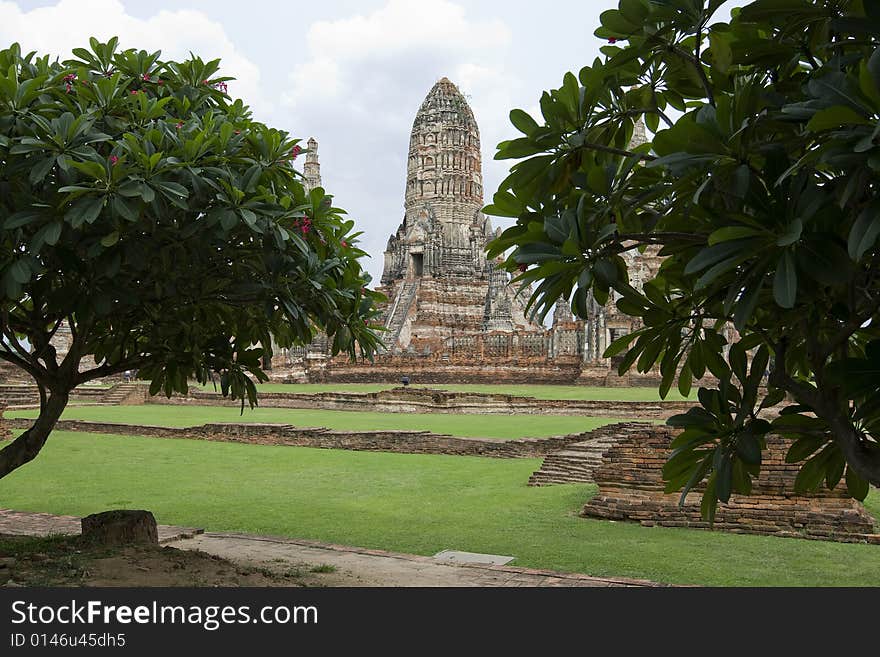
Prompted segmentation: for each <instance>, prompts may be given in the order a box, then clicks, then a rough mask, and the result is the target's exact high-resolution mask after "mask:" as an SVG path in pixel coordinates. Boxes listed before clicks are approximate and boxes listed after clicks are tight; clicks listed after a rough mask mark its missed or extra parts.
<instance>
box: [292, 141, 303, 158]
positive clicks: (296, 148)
mask: <svg viewBox="0 0 880 657" xmlns="http://www.w3.org/2000/svg"><path fill="white" fill-rule="evenodd" d="M302 150H303V149H302V148H300V147H299V144H297V145H296V146H294V147H293V150H292V151H290V155H291V157H290V159H291V160H295V159H296V156H297V155H299V154H300V153H302Z"/></svg>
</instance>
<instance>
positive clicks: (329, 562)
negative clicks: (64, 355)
mask: <svg viewBox="0 0 880 657" xmlns="http://www.w3.org/2000/svg"><path fill="white" fill-rule="evenodd" d="M4 533H5V534H10V535H13V534H17V535H28V536H48V535H52V534H78V533H79V518H76V517H74V516H53V515H51V514H47V513H28V512H21V511H10V510H6V509H0V534H4ZM160 536H162V537H164V539H163V540H162V543H163V544H164V545H165V546H166V547H171V548H175V549H177V550H188V551H196V552H201V553H204V554H207V555H211V556H214V557H220V558H222V559H225V560H227V561H229V562H232V563H234V564H237V565H241V566H244V567H247V568H251V569H259V570H263V571H267V574H279V575H281V576H284V575H285V573H290V572H291V571H299V572H305V573H309V576H308V580H307V581H303V582H301V583H300V585H302V584H305V585H306V586H396V587H401V586H466V587H470V586H566V587H567V586H576V587H609V586H663V585H662V584H657V583H654V582H649V581H645V580H632V579H625V578H615V577H590V576H588V575H581V574H578V573H563V572H554V571H549V570H534V569H528V568H518V567H514V566H494V565H486V564H468V563H462V564H452V563H448V562H443V561H439V560H437V559H435V558H434V557H426V556H420V555H415V554H403V553H399V552H386V551H384V550H370V549H366V548H359V547H352V546H347V545H335V544H331V543H321V542H319V541H309V540H303V539H295V538H286V537H277V536H259V535H254V534H234V533H217V532H207V533H201V530H198V529H192V528H184V527H170V526H164V527H163V526H160ZM126 558H127V559H128V560H129V561H131V559H132V558H133V557H132V555H128V556H127V557H126ZM134 566H135V567H136V568H137V565H136V564H134ZM139 570H140V571H143V572H144V573H145V577H144V582H143V583H140V584H132V583H129V584H128V585H130V586H131V585H134V586H150V585H153V586H161V585H165V586H167V585H169V583H168V582H167V581H165V580H161V581H158V580H157V581H155V582H154V581H153V580H154V578H155V572H154V573H153V574H152V575H148V574H147V573H148V572H151V571H153V570H154V569H147V568H145V567H144V566H143V565H140V569H139ZM160 579H161V578H160ZM105 585H106V584H105ZM111 585H112V584H111ZM282 585H283V584H282Z"/></svg>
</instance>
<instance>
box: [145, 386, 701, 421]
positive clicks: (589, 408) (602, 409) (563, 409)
mask: <svg viewBox="0 0 880 657" xmlns="http://www.w3.org/2000/svg"><path fill="white" fill-rule="evenodd" d="M147 401H148V403H151V404H172V405H177V404H183V405H193V406H202V405H204V406H209V405H210V406H212V405H221V406H237V405H238V404H239V402H235V401H231V400H229V399H225V398H223V397H222V396H221V395H219V394H218V393H215V392H208V391H201V390H191V391H190V393H189V395H188V396H186V397H181V396H174V397H171V398H170V399H169V398H167V397H164V396H162V395H159V396H156V397H151V398H149V399H148V400H147ZM692 405H693V404H692V403H690V402H668V401H663V402H637V401H590V400H564V399H549V400H546V399H535V398H533V397H516V396H513V395H499V394H482V393H469V392H451V391H448V390H431V389H426V388H395V389H393V390H383V391H380V392H370V393H347V392H323V393H315V394H308V393H295V392H264V393H261V394H260V406H264V407H268V408H307V409H323V410H339V411H376V412H381V413H474V414H510V413H522V414H533V415H583V416H586V417H619V418H641V419H666V418H668V417H669V416H671V415H675V414H676V413H684V412H685V411H687V410H688V409H689V408H690V407H691V406H692Z"/></svg>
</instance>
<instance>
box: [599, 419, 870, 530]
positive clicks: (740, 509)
mask: <svg viewBox="0 0 880 657" xmlns="http://www.w3.org/2000/svg"><path fill="white" fill-rule="evenodd" d="M606 430H607V429H606ZM676 434H677V431H676V430H674V429H672V428H670V427H664V426H656V425H651V424H641V423H632V424H629V425H625V429H624V430H623V431H621V432H620V435H619V438H618V440H617V441H616V442H615V443H614V444H613V445H612V446H611V447H610V448H609V449H608V450H607V451H606V452H605V453H604V455H603V459H602V464H601V466H600V467H599V468H597V469H596V470H595V472H594V479H595V482H596V483H597V484H598V485H599V492H598V493H597V494H596V495H595V496H594V497H593V498H592V499H591V500H590V501H589V502H588V503H587V504H586V505H585V506H584V509H583V512H582V515H584V516H589V517H593V518H603V519H608V520H630V521H635V522H639V523H640V524H642V525H644V526H655V525H657V526H662V527H699V528H708V526H709V525H708V523H707V522H705V521H703V520H702V519H701V518H700V497H701V495H702V491H697V492H692V493H691V494H689V495H688V496H687V499H686V502H685V505H684V507H682V508H679V506H678V499H679V494H678V493H673V494H666V493H664V492H663V487H664V482H663V477H662V468H663V464H664V463H665V462H666V459H667V455H668V453H669V443H670V442H671V440H672V438H673V437H674V436H675V435H676ZM789 444H790V442H789V441H787V440H786V439H783V438H780V437H778V436H768V438H767V449H766V450H765V451H764V454H763V462H762V465H761V474H760V477H759V478H758V479H757V480H756V481H754V486H753V489H752V494H751V495H748V496H744V495H736V494H734V495H733V496H731V498H730V501H729V502H728V503H726V504H725V503H719V505H718V512H717V514H716V516H715V524H714V528H715V529H719V530H722V531H729V532H735V533H747V534H766V535H773V536H788V537H800V538H811V539H821V540H834V541H842V542H870V543H877V544H880V534H877V533H875V531H876V530H875V526H874V518H873V517H872V516H871V515H870V514H869V513H868V512H867V511H866V510H865V508H864V506H862V504H861V503H860V502H858V501H856V500H854V499H852V498H850V497H849V496H848V495H847V493H846V488H845V486H843V485H838V487H837V488H836V489H835V490H833V491H829V490H826V489H823V490H820V491H818V492H816V493H812V494H809V495H796V494H795V493H794V492H793V491H794V480H795V477H796V475H797V472H798V469H799V467H800V464H797V463H795V464H791V463H786V462H785V454H786V452H787V451H788V445H789Z"/></svg>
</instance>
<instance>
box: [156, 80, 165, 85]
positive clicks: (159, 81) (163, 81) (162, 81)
mask: <svg viewBox="0 0 880 657" xmlns="http://www.w3.org/2000/svg"><path fill="white" fill-rule="evenodd" d="M156 84H158V85H159V86H160V87H161V86H162V85H163V84H165V80H156Z"/></svg>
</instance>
